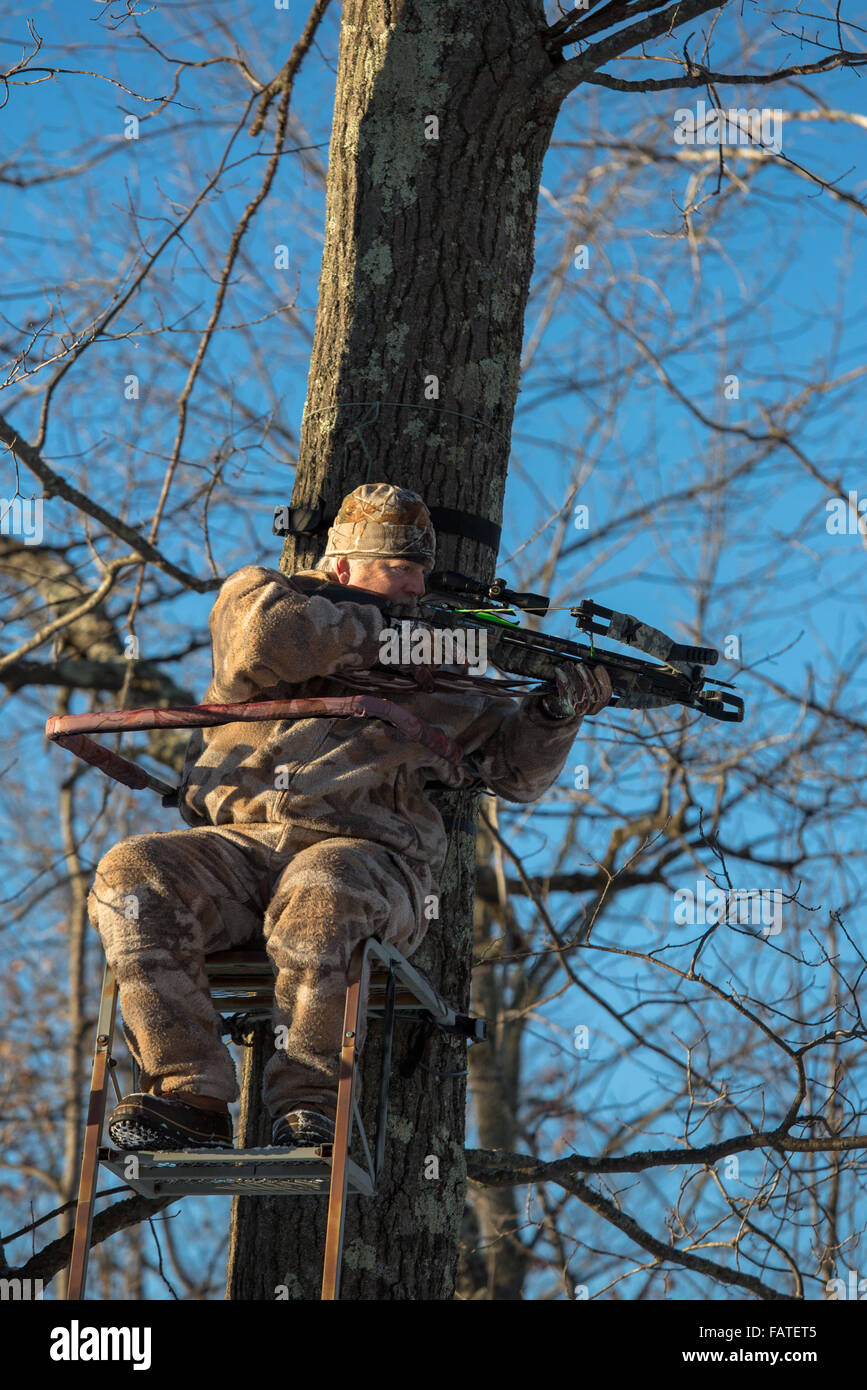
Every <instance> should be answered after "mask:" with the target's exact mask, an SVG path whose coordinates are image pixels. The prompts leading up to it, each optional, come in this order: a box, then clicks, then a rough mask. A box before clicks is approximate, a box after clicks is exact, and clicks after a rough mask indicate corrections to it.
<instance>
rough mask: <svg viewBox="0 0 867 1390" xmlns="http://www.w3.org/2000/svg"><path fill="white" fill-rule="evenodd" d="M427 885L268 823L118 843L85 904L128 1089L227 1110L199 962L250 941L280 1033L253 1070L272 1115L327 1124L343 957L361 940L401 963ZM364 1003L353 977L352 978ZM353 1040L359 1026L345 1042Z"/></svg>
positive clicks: (392, 858) (356, 844) (385, 858)
mask: <svg viewBox="0 0 867 1390" xmlns="http://www.w3.org/2000/svg"><path fill="white" fill-rule="evenodd" d="M429 889H430V881H429V879H428V881H427V882H425V881H424V877H423V875H417V874H416V873H415V872H413V869H412V868H411V867H410V865H409V864H408V863H407V861H405V860H403V859H401V858H400V856H399V855H396V854H394V853H392V852H391V851H389V850H386V849H385V848H384V847H383V846H382V845H380V844H378V843H377V842H376V841H373V840H358V839H344V838H338V837H336V836H326V837H323V836H322V835H316V834H315V833H311V832H310V831H306V830H303V829H301V828H299V827H292V826H291V825H290V826H287V825H276V824H262V825H252V824H246V823H245V824H244V827H243V830H242V829H240V828H239V827H238V826H237V825H232V826H202V827H199V828H196V829H185V830H173V831H168V832H162V833H155V834H150V835H133V836H131V837H130V838H129V839H127V840H122V841H120V843H119V844H117V845H115V846H114V847H113V848H112V849H111V850H109V852H108V853H107V854H106V855H105V856H104V857H103V858H102V859H101V860H100V863H99V865H98V866H97V870H96V875H95V878H94V882H93V887H92V888H91V891H90V896H89V898H88V913H89V916H90V920H91V922H92V924H93V926H94V927H95V928H96V930H97V931H98V932H99V934H100V936H101V937H102V943H103V946H104V948H105V955H106V959H107V961H108V964H109V966H110V968H111V970H112V972H113V974H114V976H115V979H116V980H117V983H118V990H119V1001H120V1008H121V1013H122V1016H123V1024H124V1035H125V1037H126V1040H127V1043H128V1045H129V1048H130V1051H131V1053H132V1055H133V1056H134V1058H135V1060H136V1062H137V1064H138V1066H139V1068H140V1071H141V1078H140V1083H139V1084H140V1089H141V1090H143V1091H147V1090H153V1091H157V1090H162V1091H163V1092H166V1093H168V1092H171V1091H186V1092H191V1093H193V1094H198V1095H206V1096H216V1097H218V1098H219V1099H222V1100H226V1101H233V1100H237V1099H238V1096H239V1090H238V1081H237V1076H236V1073H235V1067H234V1063H233V1060H232V1057H231V1054H230V1053H229V1051H228V1048H227V1047H226V1046H225V1045H224V1044H223V1042H222V1041H221V1038H220V1030H219V1022H218V1015H217V1012H216V1010H215V1008H214V1005H213V1003H212V1001H211V998H210V995H209V992H208V985H207V980H206V977H205V972H204V958H205V955H206V954H208V953H210V952H213V951H225V950H229V949H232V948H237V947H240V946H245V945H248V944H250V943H253V944H256V943H257V942H258V944H259V945H260V946H261V944H262V936H263V932H264V943H265V947H266V949H267V951H268V954H269V956H270V958H271V962H272V964H273V966H274V968H275V972H276V980H275V996H274V1013H273V1021H274V1024H275V1028H276V1027H277V1026H278V1025H283V1027H284V1028H285V1032H281V1033H279V1034H278V1033H276V1032H275V1040H276V1039H279V1040H280V1042H281V1043H282V1042H283V1040H284V1039H285V1048H283V1047H282V1046H281V1047H279V1048H278V1047H275V1050H274V1052H273V1054H272V1056H271V1057H270V1058H269V1060H268V1063H267V1065H266V1068H265V1077H264V1100H265V1104H266V1105H267V1106H268V1109H269V1110H270V1112H271V1114H272V1115H274V1116H276V1115H278V1114H282V1113H283V1112H284V1111H285V1110H287V1109H291V1108H292V1107H293V1106H296V1105H307V1106H310V1107H312V1108H314V1109H319V1110H321V1111H322V1113H324V1114H326V1115H329V1116H330V1117H331V1118H332V1119H333V1118H334V1116H335V1114H336V1108H337V1080H338V1075H339V1063H340V1045H341V1037H342V1032H343V1009H344V1003H345V993H346V979H347V971H348V966H349V958H350V956H351V954H352V951H353V949H354V947H355V946H356V945H357V944H358V942H359V941H362V940H364V939H366V938H367V937H369V936H376V937H377V938H378V939H379V940H381V941H385V942H388V943H389V944H390V945H392V946H395V947H396V948H397V949H398V950H400V951H401V952H402V954H403V955H405V956H409V955H411V954H412V952H413V951H414V950H415V949H416V947H417V946H418V945H419V944H420V943H421V941H422V939H423V937H424V935H425V932H426V930H427V927H428V921H427V919H426V917H425V915H424V911H423V900H424V894H425V892H427V891H429ZM363 984H364V987H365V993H366V984H367V981H366V980H365V981H364V982H363ZM365 1034H366V1029H365V1024H364V1021H362V1025H361V1030H360V1038H359V1041H358V1046H362V1045H363V1043H364V1038H365Z"/></svg>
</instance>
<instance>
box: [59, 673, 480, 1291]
mask: <svg viewBox="0 0 867 1390" xmlns="http://www.w3.org/2000/svg"><path fill="white" fill-rule="evenodd" d="M348 714H352V715H358V716H359V717H374V718H381V719H386V720H388V722H390V723H393V724H395V725H396V726H397V727H398V728H400V729H401V730H402V732H404V733H405V734H407V735H408V736H409V737H410V738H414V739H417V740H418V741H420V742H423V743H425V744H426V745H427V746H428V747H431V748H432V749H434V751H436V752H437V753H438V754H439V756H446V757H449V759H450V760H452V761H458V760H459V758H460V756H462V750H460V748H459V747H458V745H456V744H454V743H453V742H452V741H451V740H450V739H449V738H448V737H447V735H446V734H444V733H443V731H442V730H441V729H437V728H436V727H435V726H433V725H429V724H426V723H425V721H423V720H420V719H418V718H417V717H416V716H414V715H412V714H410V712H409V711H408V710H406V709H405V708H403V707H401V706H400V705H394V704H392V703H391V702H390V701H388V700H384V699H379V698H377V697H371V696H368V695H362V696H359V695H354V696H348V697H338V698H333V699H317V700H281V701H275V700H272V701H260V702H249V703H245V704H235V705H191V706H184V707H181V708H169V709H147V710H111V711H103V712H101V713H88V714H85V715H66V716H62V717H61V716H58V717H55V718H53V719H49V720H48V723H47V724H46V734H47V735H48V737H49V738H50V739H51V740H52V741H53V742H56V743H59V744H60V745H61V746H62V747H66V748H68V749H69V750H70V751H71V752H74V753H75V754H76V755H77V756H78V757H81V758H83V759H84V760H85V761H86V762H88V763H91V764H92V765H93V766H96V767H99V768H100V769H101V770H102V771H103V772H105V773H106V774H107V775H109V776H111V777H113V778H115V779H116V780H117V781H120V782H122V783H123V784H124V785H126V786H129V787H133V788H144V787H149V788H151V789H152V790H154V791H158V792H160V793H161V794H162V798H163V804H164V805H166V806H173V805H174V806H176V805H177V804H178V791H179V789H178V788H173V787H170V786H169V785H168V784H167V783H165V782H163V781H161V780H160V779H159V778H157V777H155V776H153V775H152V774H150V773H148V772H146V771H145V770H144V769H143V768H141V767H139V766H138V765H137V764H135V763H132V762H130V761H129V760H127V759H126V758H123V757H122V756H121V755H120V754H118V753H115V752H113V751H112V750H111V749H108V748H106V747H104V746H103V745H101V744H97V743H94V742H93V741H92V740H91V739H89V738H88V737H87V734H88V733H92V732H98V731H103V732H106V731H112V732H120V731H122V730H128V729H153V728H184V727H188V726H191V727H201V726H209V725H214V724H222V723H229V722H235V721H237V722H243V721H245V720H251V719H253V720H259V719H286V718H310V717H318V716H322V717H330V718H333V717H335V716H336V715H339V716H341V717H345V716H346V715H348ZM205 971H206V975H207V978H208V985H209V989H210V993H211V998H212V1000H213V1002H214V1006H215V1008H216V1010H217V1012H218V1013H220V1014H221V1015H222V1016H223V1029H222V1031H223V1033H224V1034H229V1036H230V1037H231V1038H232V1039H233V1041H235V1042H244V1041H245V1036H244V1035H245V1032H246V1031H249V1029H250V1028H251V1026H252V1025H253V1024H254V1023H256V1022H257V1021H263V1020H270V1018H271V1003H272V998H273V991H274V980H275V976H274V970H273V967H272V965H271V962H270V959H269V957H268V955H267V953H266V952H265V950H264V949H247V950H233V951H222V952H217V953H214V954H212V955H209V956H207V957H206V958H205ZM366 981H367V984H368V987H367V989H366V990H365V988H364V986H365V982H366ZM365 995H366V1018H367V1019H371V1018H378V1019H381V1020H382V1024H383V1044H382V1057H381V1068H380V1081H379V1094H378V1100H377V1107H376V1134H375V1138H374V1142H373V1151H372V1152H371V1146H370V1143H369V1141H368V1138H367V1135H366V1133H365V1130H364V1126H363V1124H362V1120H361V1114H360V1111H359V1107H358V1101H357V1086H356V1075H357V1062H358V1054H357V1049H356V1039H357V1037H358V1034H359V1026H360V1023H361V1020H362V1001H363V998H364V997H365ZM117 1002H118V989H117V983H116V981H115V979H114V977H113V975H112V972H111V970H110V969H109V967H108V965H107V964H106V967H105V970H104V973H103V982H102V991H101V995H100V1002H99V1015H98V1019H97V1026H96V1043H95V1047H94V1054H93V1068H92V1075H91V1087H90V1098H89V1104H88V1108H87V1120H86V1124H85V1133H84V1144H83V1150H82V1161H81V1175H80V1181H79V1191H78V1203H77V1207H76V1214H75V1226H74V1231H73V1243H72V1255H71V1258H70V1263H69V1278H68V1284H67V1295H66V1296H67V1299H82V1298H83V1297H84V1293H85V1285H86V1279H87V1265H88V1256H89V1251H90V1241H91V1234H92V1226H93V1209H94V1202H95V1199H96V1195H97V1194H96V1185H97V1181H98V1177H99V1170H100V1167H104V1168H106V1169H107V1170H108V1171H110V1172H111V1173H113V1174H114V1175H115V1177H118V1178H120V1179H121V1180H122V1181H123V1182H124V1183H126V1185H127V1186H128V1187H130V1188H131V1189H132V1190H133V1191H136V1192H139V1193H141V1194H142V1195H144V1196H148V1197H163V1196H173V1195H177V1196H179V1197H181V1196H186V1195H196V1196H210V1195H230V1196H238V1195H247V1196H269V1195H272V1194H278V1195H281V1196H290V1197H291V1196H308V1195H310V1194H320V1195H325V1194H326V1193H327V1194H328V1216H327V1225H326V1236H325V1254H324V1262H323V1275H322V1292H321V1297H322V1299H324V1300H335V1299H338V1298H339V1297H340V1273H341V1264H342V1257H343V1232H344V1221H345V1215H346V1199H347V1196H348V1194H350V1193H356V1194H358V1195H359V1196H374V1195H375V1194H376V1193H377V1190H378V1188H379V1183H380V1180H381V1178H382V1174H383V1170H384V1162H385V1141H386V1132H387V1121H388V1093H389V1082H390V1077H391V1057H392V1042H393V1035H394V1024H395V1020H396V1019H404V1020H409V1021H413V1022H414V1023H415V1024H416V1026H417V1030H418V1031H417V1033H416V1038H415V1045H414V1048H413V1052H414V1056H413V1057H411V1058H410V1060H409V1063H408V1066H409V1068H410V1070H411V1069H412V1067H413V1065H414V1064H415V1063H417V1062H418V1059H419V1057H420V1052H421V1047H422V1046H423V1045H424V1040H425V1039H426V1037H427V1036H429V1034H430V1033H431V1032H432V1031H433V1030H434V1029H439V1030H441V1031H443V1032H446V1033H452V1034H455V1035H457V1036H460V1037H463V1038H466V1039H467V1040H468V1041H469V1042H471V1043H472V1042H482V1041H484V1040H485V1039H486V1037H487V1032H486V1026H485V1022H484V1020H483V1019H479V1018H474V1017H472V1016H470V1015H468V1014H462V1013H459V1012H457V1011H456V1010H455V1009H453V1008H452V1006H451V1005H450V1004H448V1003H447V1002H446V1001H445V1000H444V999H443V998H442V997H441V996H440V995H439V994H438V993H437V991H436V990H435V989H434V988H433V986H432V984H431V983H430V981H429V980H428V979H427V978H426V977H425V976H424V975H423V974H422V973H421V972H420V971H419V970H417V969H416V968H415V967H414V966H412V965H410V963H409V962H408V961H407V959H406V958H405V957H404V956H402V955H401V954H400V952H399V951H397V950H395V949H394V947H392V946H389V945H387V944H386V943H384V942H381V941H379V940H377V939H376V938H375V937H368V938H366V939H365V940H364V941H361V942H359V943H358V945H357V946H356V947H355V950H354V951H353V953H352V957H351V959H350V964H349V970H348V976H347V988H346V1003H345V1008H344V1018H343V1036H342V1039H341V1053H340V1071H339V1079H338V1089H337V1116H336V1122H335V1134H334V1142H333V1144H318V1145H316V1146H313V1147H310V1148H299V1149H292V1150H287V1149H281V1148H277V1147H266V1148H259V1149H244V1150H241V1149H225V1150H205V1149H195V1150H192V1149H188V1150H181V1151H174V1150H162V1149H160V1150H149V1151H144V1150H115V1149H111V1148H109V1147H108V1146H107V1145H105V1144H104V1142H103V1128H104V1124H105V1109H106V1101H107V1097H108V1088H109V1084H110V1082H111V1084H113V1086H114V1090H115V1093H116V1095H117V1098H118V1100H120V1099H121V1093H120V1089H119V1087H118V1084H117V1080H116V1077H115V1075H114V1071H115V1068H116V1065H117V1064H116V1060H115V1058H114V1056H113V1053H112V1048H113V1042H114V1031H115V1022H116V1015H117ZM135 1084H136V1081H135V1077H134V1081H133V1085H134V1086H135ZM354 1135H356V1136H357V1140H358V1144H357V1147H356V1148H353V1136H354Z"/></svg>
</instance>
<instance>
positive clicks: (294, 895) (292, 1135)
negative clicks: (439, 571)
mask: <svg viewBox="0 0 867 1390" xmlns="http://www.w3.org/2000/svg"><path fill="white" fill-rule="evenodd" d="M434 549H435V537H434V532H433V529H432V527H431V524H430V516H429V513H428V511H427V508H426V506H425V504H424V502H423V501H422V499H421V498H420V497H419V496H418V495H417V494H416V493H414V492H410V491H408V490H407V489H404V488H397V487H393V486H391V485H389V484H386V483H377V484H365V485H364V486H362V487H359V488H356V490H355V491H354V492H353V493H351V494H350V495H349V496H348V497H346V498H345V499H344V501H343V504H342V506H341V509H340V511H339V513H338V515H337V518H336V521H335V524H334V525H333V526H332V528H331V530H330V531H329V533H328V544H327V548H326V551H325V553H324V555H323V556H322V557H321V559H320V561H319V570H318V571H308V572H306V573H308V574H310V573H313V574H315V573H319V572H321V574H322V577H327V578H329V579H330V580H331V581H332V582H334V581H335V580H336V581H337V582H338V583H340V584H343V585H346V584H351V585H354V586H356V587H359V588H364V589H368V590H370V591H372V592H374V593H377V594H381V595H384V596H386V598H388V599H390V600H391V601H392V602H393V603H400V604H413V603H414V602H415V600H416V599H417V598H418V597H419V596H420V595H421V594H423V593H424V578H425V575H426V574H428V573H429V572H430V570H431V569H432V568H433V562H434ZM300 578H301V576H300V575H296V576H291V577H290V576H286V575H283V574H281V573H280V572H279V571H277V570H273V569H268V568H266V567H264V566H261V565H247V566H245V567H244V568H243V569H240V570H238V571H237V572H236V573H235V574H233V575H231V576H230V577H229V578H228V579H227V580H226V582H225V583H224V584H223V586H222V588H221V589H220V592H219V595H218V597H217V600H216V602H215V604H214V607H213V610H212V612H211V617H210V631H211V638H212V647H213V678H212V680H211V683H210V685H209V687H208V690H207V692H206V694H205V699H204V703H206V704H211V703H221V704H222V703H229V702H233V701H242V700H267V699H271V700H278V699H302V698H310V697H318V696H329V695H331V696H333V695H345V694H346V690H345V687H344V686H342V685H340V684H339V682H338V681H337V680H336V679H334V678H335V677H337V676H338V675H339V673H340V672H346V673H350V674H351V673H352V672H357V671H367V670H369V668H370V667H372V666H373V665H374V664H375V663H376V661H377V658H378V656H379V653H380V640H379V638H380V632H381V631H382V629H383V627H386V626H388V620H387V619H386V618H385V617H384V615H383V614H382V612H381V611H380V609H379V608H378V607H377V606H375V605H367V604H361V603H342V602H341V603H333V602H331V601H329V600H328V599H326V598H324V597H322V596H319V595H313V596H310V595H308V594H307V593H305V592H302V590H301V588H300V587H299V586H298V585H297V584H295V583H293V579H300ZM409 611H410V612H411V611H412V609H410V610H409ZM418 679H419V688H418V689H413V690H410V691H409V692H408V693H407V692H406V691H405V690H401V691H400V693H399V695H398V696H397V697H396V703H399V704H401V705H403V706H405V707H406V708H408V709H410V710H411V711H412V712H413V713H415V714H417V715H419V716H421V717H422V718H423V719H424V720H426V721H428V722H429V723H430V724H433V725H435V726H437V727H438V728H439V729H442V730H443V731H445V733H446V734H448V735H449V737H450V738H451V739H453V740H456V741H457V743H458V744H460V745H461V747H462V748H463V750H464V757H463V759H462V760H461V762H460V763H459V764H456V763H454V762H452V761H449V760H447V759H446V758H444V757H441V756H438V754H437V753H436V752H434V751H432V750H431V748H430V747H427V746H425V745H423V744H421V743H416V742H411V741H409V740H408V739H407V737H406V735H405V734H404V733H402V732H400V731H399V730H398V729H397V728H393V727H392V726H391V725H389V724H387V723H385V722H383V721H381V720H379V719H368V718H359V717H345V718H323V717H315V718H309V719H294V720H274V721H273V722H271V721H269V722H263V723H233V724H224V725H221V726H218V727H216V728H205V729H197V730H196V731H195V732H194V733H193V735H192V737H191V740H190V744H189V747H188V750H187V757H186V763H185V767H184V775H183V779H182V788H181V795H180V810H181V815H182V817H183V819H184V820H185V821H186V822H187V824H188V826H190V827H192V828H190V829H184V830H174V831H169V832H162V833H154V834H147V835H134V836H132V837H131V838H129V839H126V840H123V841H121V842H120V843H119V844H117V845H115V846H114V848H113V849H111V850H110V851H109V852H108V853H107V854H106V855H105V856H104V857H103V859H102V860H101V861H100V863H99V865H98V866H97V870H96V875H95V878H94V883H93V887H92V889H91V892H90V896H89V899H88V911H89V914H90V920H91V922H92V924H93V926H94V927H95V928H96V930H97V931H98V932H99V933H100V936H101V938H102V942H103V945H104V948H105V954H106V958H107V960H108V963H109V966H110V967H111V970H112V972H113V973H114V976H115V978H116V980H117V983H118V989H119V998H120V1007H121V1012H122V1016H123V1023H124V1033H125V1036H126V1039H127V1042H128V1045H129V1047H130V1050H131V1052H132V1054H133V1056H134V1057H135V1059H136V1062H137V1064H138V1067H139V1069H140V1085H141V1091H140V1092H137V1093H135V1094H134V1095H131V1096H127V1097H126V1098H125V1099H124V1100H123V1101H122V1102H121V1104H120V1105H118V1106H117V1107H116V1108H115V1110H114V1112H113V1113H112V1115H111V1117H110V1120H109V1133H110V1135H111V1137H112V1139H113V1141H114V1142H115V1143H116V1144H117V1145H118V1146H119V1147H122V1148H182V1147H230V1146H231V1144H232V1121H231V1117H230V1115H229V1109H228V1107H229V1103H230V1102H232V1101H234V1100H237V1098H238V1083H237V1078H236V1074H235V1068H234V1064H233V1062H232V1058H231V1055H230V1053H229V1052H228V1049H227V1048H226V1047H225V1046H224V1045H223V1043H222V1041H221V1038H220V1031H219V1024H218V1016H217V1014H216V1011H215V1009H214V1006H213V1004H212V1002H211V999H210V995H209V992H208V986H207V980H206V977H205V970H204V960H205V956H206V955H207V954H208V953H210V952H214V951H223V950H229V949H232V948H236V947H240V946H244V945H249V944H250V943H251V942H255V941H256V940H257V939H258V940H259V941H261V938H262V934H263V932H264V941H265V946H266V948H267V951H268V954H269V956H270V958H271V961H272V964H273V966H274V970H275V974H276V980H275V997H274V1015H273V1021H274V1025H275V1037H276V1038H279V1039H281V1041H284V1040H285V1046H280V1047H275V1050H274V1052H273V1054H272V1056H271V1058H270V1059H269V1061H268V1064H267V1066H266V1069H265V1076H264V1100H265V1102H266V1104H267V1106H268V1109H269V1111H270V1113H271V1115H272V1117H273V1142H274V1143H275V1144H280V1145H285V1146H287V1147H294V1146H297V1145H299V1144H311V1143H321V1142H323V1141H328V1140H329V1139H331V1138H332V1137H333V1134H334V1119H335V1115H336V1108H337V1078H338V1073H339V1056H340V1041H341V1033H342V1025H343V1008H344V997H345V991H346V978H347V970H348V964H349V959H350V956H351V954H352V951H353V949H354V947H355V946H356V945H357V943H358V942H359V941H361V940H364V939H365V938H366V937H368V936H376V937H377V938H378V939H379V940H381V941H384V942H387V943H389V944H390V945H393V946H395V947H396V948H397V949H399V950H400V951H401V952H402V953H403V954H404V955H406V956H411V955H412V953H413V952H414V951H415V950H416V948H417V947H418V946H419V944H420V943H421V941H422V939H423V937H424V936H425V933H426V932H427V930H428V927H429V926H430V921H429V920H428V916H427V915H426V914H425V911H424V908H425V903H426V900H427V901H431V899H430V895H431V894H437V892H438V889H437V883H436V879H437V875H438V874H439V873H440V872H441V870H442V866H443V863H444V860H445V854H446V836H445V831H444V827H443V822H442V819H441V817H440V815H439V814H438V812H437V811H436V810H435V808H434V806H433V805H432V803H431V801H430V799H429V798H428V796H426V794H425V791H424V785H425V782H426V781H430V780H437V781H440V782H443V783H445V784H447V785H449V786H451V787H455V788H460V787H466V786H478V785H484V786H486V787H487V788H489V789H490V790H491V791H492V792H494V793H496V794H497V795H499V796H502V797H504V798H505V799H506V800H508V801H517V802H531V801H535V800H536V799H537V798H538V797H539V796H541V795H542V794H543V793H544V792H545V791H546V790H547V789H548V788H549V787H550V786H551V785H552V783H553V782H555V781H556V779H557V777H558V776H559V774H560V772H561V770H562V768H563V766H564V764H565V762H566V759H567V757H568V755H569V750H570V748H571V746H572V742H573V740H574V738H575V735H576V733H577V731H578V728H579V727H580V724H581V720H582V717H583V715H585V714H595V713H597V712H598V711H599V710H600V709H602V708H603V706H604V705H605V704H607V702H608V700H609V699H610V697H611V686H610V683H609V682H608V677H607V675H606V673H605V671H604V670H603V669H602V668H601V667H597V668H595V669H594V670H593V671H589V670H587V669H586V668H582V667H580V666H578V665H573V666H570V667H568V668H563V669H562V670H561V671H560V672H559V674H558V687H559V691H558V696H557V697H556V698H552V697H550V696H548V697H545V696H539V695H528V696H524V697H522V698H521V699H520V700H514V699H508V700H504V699H496V700H495V699H492V698H491V697H490V696H488V695H487V694H485V693H484V692H483V691H481V690H480V691H478V693H476V692H475V691H474V692H471V693H467V692H466V691H463V690H462V691H461V692H460V693H459V694H458V693H453V692H452V693H443V692H442V691H439V692H437V691H431V690H430V689H429V686H430V680H429V679H428V680H425V679H424V677H423V675H422V676H420V677H419V678H418ZM363 1042H364V1032H362V1034H361V1036H360V1038H359V1039H358V1047H359V1048H360V1047H361V1046H362V1045H363Z"/></svg>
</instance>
